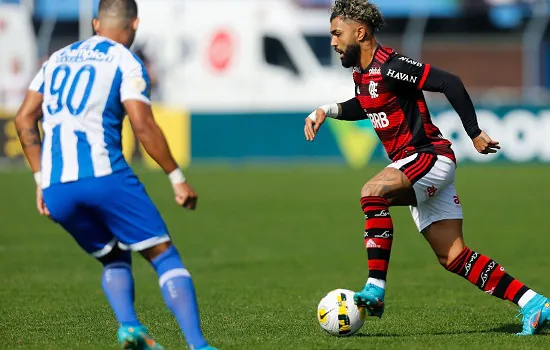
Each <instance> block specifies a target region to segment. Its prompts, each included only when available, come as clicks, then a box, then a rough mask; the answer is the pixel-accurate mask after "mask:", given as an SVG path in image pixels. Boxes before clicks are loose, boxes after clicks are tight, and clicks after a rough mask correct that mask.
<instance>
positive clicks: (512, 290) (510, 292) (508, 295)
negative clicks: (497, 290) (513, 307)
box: [504, 279, 523, 301]
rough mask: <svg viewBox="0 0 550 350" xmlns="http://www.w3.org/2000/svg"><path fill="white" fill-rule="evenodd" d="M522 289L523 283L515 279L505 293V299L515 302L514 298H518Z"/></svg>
mask: <svg viewBox="0 0 550 350" xmlns="http://www.w3.org/2000/svg"><path fill="white" fill-rule="evenodd" d="M521 287H523V283H521V282H520V281H518V280H516V279H514V280H513V281H512V283H510V285H509V286H508V288H507V289H506V292H504V299H507V300H510V301H513V300H514V297H515V296H516V294H517V292H518V291H519V290H520V289H521Z"/></svg>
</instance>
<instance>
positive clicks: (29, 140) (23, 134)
mask: <svg viewBox="0 0 550 350" xmlns="http://www.w3.org/2000/svg"><path fill="white" fill-rule="evenodd" d="M17 135H18V136H19V140H20V142H21V146H23V148H27V147H33V146H40V145H41V144H42V142H41V140H40V132H39V131H38V127H34V128H22V129H20V130H17Z"/></svg>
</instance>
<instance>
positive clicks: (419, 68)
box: [382, 55, 431, 92]
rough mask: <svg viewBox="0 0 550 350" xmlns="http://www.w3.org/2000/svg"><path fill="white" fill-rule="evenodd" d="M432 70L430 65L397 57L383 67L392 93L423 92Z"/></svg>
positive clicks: (400, 56)
mask: <svg viewBox="0 0 550 350" xmlns="http://www.w3.org/2000/svg"><path fill="white" fill-rule="evenodd" d="M430 68H431V67H430V65H429V64H423V63H420V62H417V61H415V60H413V59H411V58H409V57H407V56H403V55H395V56H394V57H392V58H391V59H390V60H388V61H387V62H386V63H385V64H384V65H383V68H382V74H383V76H384V81H385V82H386V83H387V84H388V86H389V88H390V89H391V90H392V91H396V92H398V91H410V90H422V88H423V86H424V83H425V82H426V78H427V77H428V74H429V73H430Z"/></svg>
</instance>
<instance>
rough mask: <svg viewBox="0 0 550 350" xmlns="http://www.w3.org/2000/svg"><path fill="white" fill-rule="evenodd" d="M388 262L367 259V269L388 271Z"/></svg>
mask: <svg viewBox="0 0 550 350" xmlns="http://www.w3.org/2000/svg"><path fill="white" fill-rule="evenodd" d="M388 263H389V262H388V261H386V260H374V259H372V260H369V270H378V271H388Z"/></svg>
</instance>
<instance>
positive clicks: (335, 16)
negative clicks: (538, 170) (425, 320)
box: [304, 0, 550, 335]
mask: <svg viewBox="0 0 550 350" xmlns="http://www.w3.org/2000/svg"><path fill="white" fill-rule="evenodd" d="M331 11H332V16H331V19H330V23H331V27H330V33H331V35H332V42H331V45H332V46H333V47H334V49H335V50H336V52H338V53H339V54H340V59H341V61H342V65H343V66H344V67H346V68H350V67H353V80H354V82H355V94H356V96H355V97H354V98H352V99H351V100H349V101H346V102H343V103H338V104H332V105H325V106H322V107H320V108H318V109H317V110H316V111H314V112H313V113H311V114H310V115H309V116H308V117H307V118H306V125H305V128H304V132H305V136H306V139H307V140H309V141H313V139H314V138H315V135H316V133H317V131H318V130H319V128H320V127H321V125H322V124H323V122H324V121H325V119H326V117H331V118H335V119H338V120H347V121H354V120H361V119H367V118H369V119H370V120H371V122H372V125H373V127H374V129H375V130H376V133H377V134H378V136H379V138H380V140H381V141H382V144H383V145H384V148H385V149H386V152H387V153H388V156H389V157H390V158H391V160H392V162H393V163H391V164H390V165H389V166H388V167H386V168H385V169H384V170H382V171H381V172H380V173H378V175H376V176H374V177H373V178H372V179H371V180H369V181H368V182H367V183H366V184H365V185H364V186H363V188H362V190H361V206H362V209H363V212H364V213H365V219H366V225H365V236H364V238H365V247H366V249H367V255H368V266H369V278H368V280H367V283H366V285H365V287H364V288H363V290H362V291H360V292H357V293H355V296H354V299H355V303H356V304H357V305H358V306H360V307H364V308H365V309H366V310H367V311H368V312H369V315H371V316H378V317H381V316H382V313H383V312H384V295H385V287H386V274H387V270H388V263H389V259H390V252H391V246H392V239H393V223H392V219H391V216H390V211H389V208H390V207H391V206H403V205H408V206H410V210H411V213H412V216H413V219H414V221H415V223H416V225H417V227H418V230H419V231H420V232H422V233H423V234H424V237H425V238H426V240H427V241H428V243H429V244H430V246H431V247H432V249H433V251H434V252H435V254H436V256H437V257H438V259H439V262H440V263H441V264H442V265H443V266H444V267H445V268H446V269H447V270H448V271H450V272H453V273H455V274H457V275H459V276H462V277H464V278H465V279H467V280H468V281H470V282H471V283H472V284H475V285H476V286H477V287H478V288H480V289H481V290H483V291H484V292H486V293H487V294H491V295H493V296H495V297H498V298H501V299H506V300H509V301H511V302H513V303H515V304H517V305H518V306H519V307H520V308H521V311H522V313H523V330H522V332H521V333H518V334H519V335H531V334H535V333H537V332H538V331H540V329H541V328H542V327H543V326H544V325H545V323H546V322H547V321H548V319H550V300H549V299H547V298H546V297H544V296H542V295H540V294H538V293H536V292H534V291H533V290H532V289H529V288H528V287H527V286H525V285H524V284H523V283H521V282H520V281H518V280H517V279H515V278H514V277H512V276H510V275H509V274H508V273H506V271H505V270H504V268H503V267H502V266H501V265H499V264H498V263H497V262H495V261H494V260H492V259H491V258H489V257H487V256H485V255H483V254H481V253H478V252H476V251H473V250H472V249H470V248H468V247H467V246H466V244H465V243H464V239H463V235H462V207H461V204H460V200H459V198H458V195H457V193H456V189H455V186H454V182H455V168H456V159H455V155H454V153H453V151H452V149H451V142H449V141H448V140H446V139H445V138H444V137H443V136H442V135H441V132H440V131H439V129H438V128H437V127H436V126H435V125H434V124H433V123H432V120H431V117H430V112H429V111H428V108H427V105H426V100H425V98H424V95H423V92H422V90H425V91H433V92H441V93H443V94H445V96H446V97H447V99H448V100H449V102H450V103H451V105H452V106H453V108H454V109H455V110H456V112H457V113H458V115H459V116H460V119H461V120H462V124H463V126H464V129H465V130H466V133H467V134H468V136H470V138H471V139H472V141H473V146H474V147H475V148H476V149H477V151H478V152H479V153H482V154H488V153H495V152H497V150H498V149H500V146H499V143H498V142H496V141H493V140H491V138H490V137H489V136H488V135H487V134H486V133H484V132H483V131H482V130H481V129H480V128H479V126H478V123H477V117H476V113H475V109H474V105H473V103H472V101H471V99H470V97H469V95H468V93H467V92H466V89H465V88H464V85H463V84H462V81H461V80H460V78H458V77H457V76H455V75H453V74H451V73H448V72H446V71H444V70H441V69H438V68H435V67H432V66H430V65H429V64H422V63H420V62H416V61H414V60H412V59H410V58H408V57H406V56H403V55H400V54H398V53H397V52H395V51H394V50H392V49H391V48H388V47H384V46H381V45H380V44H379V43H378V42H377V40H376V38H375V36H374V33H375V32H377V31H378V30H379V29H380V27H382V26H383V24H384V19H383V17H382V14H381V13H380V11H379V10H378V8H377V7H376V6H375V5H374V4H372V3H370V2H369V1H367V0H336V2H335V4H334V5H333V7H332V9H331Z"/></svg>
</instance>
